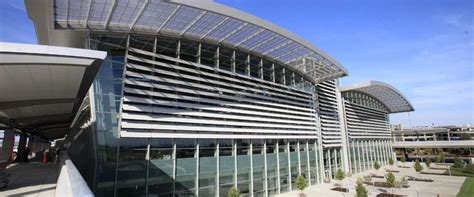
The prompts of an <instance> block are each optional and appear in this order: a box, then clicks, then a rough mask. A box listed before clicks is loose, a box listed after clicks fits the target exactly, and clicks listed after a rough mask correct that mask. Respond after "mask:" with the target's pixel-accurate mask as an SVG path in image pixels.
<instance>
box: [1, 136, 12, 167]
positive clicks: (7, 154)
mask: <svg viewBox="0 0 474 197" xmlns="http://www.w3.org/2000/svg"><path fill="white" fill-rule="evenodd" d="M14 144H15V130H13V129H5V130H4V132H3V142H2V149H1V150H2V151H1V152H0V162H6V161H10V160H11V159H12V158H11V155H12V153H13V146H14Z"/></svg>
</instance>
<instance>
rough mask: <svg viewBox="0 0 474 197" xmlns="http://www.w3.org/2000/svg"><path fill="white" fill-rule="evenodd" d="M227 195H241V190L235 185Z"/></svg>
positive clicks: (232, 196)
mask: <svg viewBox="0 0 474 197" xmlns="http://www.w3.org/2000/svg"><path fill="white" fill-rule="evenodd" d="M227 196H228V197H239V196H240V191H239V190H238V189H237V188H236V187H235V186H233V187H231V188H230V189H229V191H228V192H227Z"/></svg>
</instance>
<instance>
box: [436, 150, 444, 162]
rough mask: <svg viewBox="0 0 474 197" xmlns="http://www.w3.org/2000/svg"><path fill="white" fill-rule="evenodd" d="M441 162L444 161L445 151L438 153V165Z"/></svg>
mask: <svg viewBox="0 0 474 197" xmlns="http://www.w3.org/2000/svg"><path fill="white" fill-rule="evenodd" d="M441 162H443V163H444V153H443V152H442V151H440V152H438V155H436V164H437V165H438V164H439V163H441Z"/></svg>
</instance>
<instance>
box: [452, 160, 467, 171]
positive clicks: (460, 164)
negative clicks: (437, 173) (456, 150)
mask: <svg viewBox="0 0 474 197" xmlns="http://www.w3.org/2000/svg"><path fill="white" fill-rule="evenodd" d="M463 167H464V161H463V160H462V159H459V158H454V164H453V168H458V169H462V168H463Z"/></svg>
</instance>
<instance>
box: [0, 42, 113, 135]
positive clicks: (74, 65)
mask: <svg viewBox="0 0 474 197" xmlns="http://www.w3.org/2000/svg"><path fill="white" fill-rule="evenodd" d="M105 57H106V53H105V52H101V51H93V50H85V49H74V48H65V47H53V46H42V45H29V44H14V43H0V122H1V123H3V124H4V125H8V126H10V127H14V128H18V129H20V130H26V131H29V132H36V133H37V135H39V136H42V137H44V138H47V139H55V138H61V137H64V134H66V132H67V129H68V127H69V124H70V123H71V121H72V118H73V115H74V114H75V112H76V111H77V109H78V108H79V105H80V104H81V103H82V100H83V98H84V96H85V95H86V93H87V90H88V89H89V87H90V85H91V84H92V81H93V80H94V77H95V75H96V73H97V71H98V69H99V68H100V64H101V62H102V60H103V59H105Z"/></svg>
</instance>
